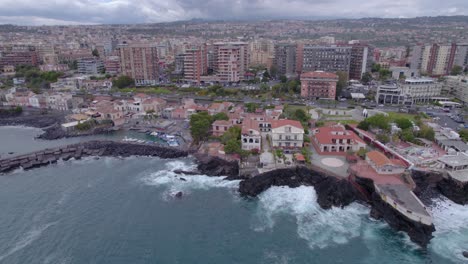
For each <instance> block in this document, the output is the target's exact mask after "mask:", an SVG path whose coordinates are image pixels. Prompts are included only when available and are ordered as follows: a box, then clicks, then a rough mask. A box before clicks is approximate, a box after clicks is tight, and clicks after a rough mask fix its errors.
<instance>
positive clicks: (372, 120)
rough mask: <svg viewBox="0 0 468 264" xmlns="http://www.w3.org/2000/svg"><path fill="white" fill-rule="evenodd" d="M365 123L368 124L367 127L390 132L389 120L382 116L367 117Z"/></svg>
mask: <svg viewBox="0 0 468 264" xmlns="http://www.w3.org/2000/svg"><path fill="white" fill-rule="evenodd" d="M365 121H366V122H367V123H369V127H373V128H380V129H383V130H387V131H390V118H389V117H388V116H386V115H384V114H377V115H374V116H371V117H368V118H366V120H365Z"/></svg>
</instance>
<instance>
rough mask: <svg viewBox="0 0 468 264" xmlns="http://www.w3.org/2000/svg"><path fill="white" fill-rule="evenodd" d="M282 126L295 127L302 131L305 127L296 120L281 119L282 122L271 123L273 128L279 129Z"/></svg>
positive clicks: (274, 121)
mask: <svg viewBox="0 0 468 264" xmlns="http://www.w3.org/2000/svg"><path fill="white" fill-rule="evenodd" d="M282 126H293V127H297V128H300V129H304V127H302V124H301V122H299V121H296V120H290V119H280V120H273V121H271V128H278V127H282Z"/></svg>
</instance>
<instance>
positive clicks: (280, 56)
mask: <svg viewBox="0 0 468 264" xmlns="http://www.w3.org/2000/svg"><path fill="white" fill-rule="evenodd" d="M296 51H297V45H296V44H290V43H286V44H281V43H279V44H276V45H275V58H274V60H273V65H275V66H276V69H277V70H278V75H286V76H291V75H293V74H295V73H296Z"/></svg>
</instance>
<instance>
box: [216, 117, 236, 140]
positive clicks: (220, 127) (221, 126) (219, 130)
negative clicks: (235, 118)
mask: <svg viewBox="0 0 468 264" xmlns="http://www.w3.org/2000/svg"><path fill="white" fill-rule="evenodd" d="M232 126H233V124H232V122H230V121H227V120H216V121H214V122H213V124H212V131H213V135H214V136H217V137H218V136H221V135H223V134H224V132H226V131H228V129H229V128H231V127H232Z"/></svg>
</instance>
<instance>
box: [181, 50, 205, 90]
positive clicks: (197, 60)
mask: <svg viewBox="0 0 468 264" xmlns="http://www.w3.org/2000/svg"><path fill="white" fill-rule="evenodd" d="M183 71H184V80H185V81H186V82H191V83H200V77H201V76H203V75H206V74H207V73H208V55H207V53H206V45H200V46H198V47H192V48H189V49H187V50H186V51H185V54H184V68H183Z"/></svg>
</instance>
